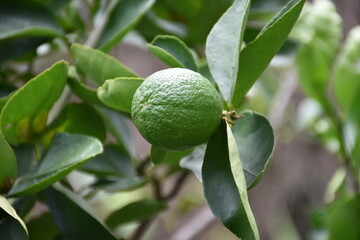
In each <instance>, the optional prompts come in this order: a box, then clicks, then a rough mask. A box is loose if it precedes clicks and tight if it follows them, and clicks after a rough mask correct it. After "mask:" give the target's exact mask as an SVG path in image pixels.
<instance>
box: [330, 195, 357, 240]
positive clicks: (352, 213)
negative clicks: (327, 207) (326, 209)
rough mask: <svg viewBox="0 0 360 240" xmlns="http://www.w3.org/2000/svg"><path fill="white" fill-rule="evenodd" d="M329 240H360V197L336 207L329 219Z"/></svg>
mask: <svg viewBox="0 0 360 240" xmlns="http://www.w3.org/2000/svg"><path fill="white" fill-rule="evenodd" d="M327 220H328V221H327V225H328V229H329V238H328V239H329V240H342V239H346V240H357V239H360V228H359V227H358V226H359V224H360V197H359V195H357V196H355V197H353V198H351V199H349V200H347V201H345V202H344V203H338V204H337V205H335V209H333V210H332V211H331V212H330V214H329V216H328V218H327Z"/></svg>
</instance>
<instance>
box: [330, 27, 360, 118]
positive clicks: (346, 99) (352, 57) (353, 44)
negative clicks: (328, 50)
mask: <svg viewBox="0 0 360 240" xmlns="http://www.w3.org/2000/svg"><path fill="white" fill-rule="evenodd" d="M359 63H360V27H356V28H353V29H352V30H351V31H350V32H349V34H348V38H347V40H346V43H345V45H344V48H343V50H342V53H341V55H340V56H339V58H338V60H337V64H336V65H335V69H334V92H335V96H336V98H337V101H338V103H339V105H340V107H341V108H342V110H343V111H344V112H345V115H347V116H348V114H350V112H349V111H350V110H351V107H352V106H353V105H354V104H356V105H357V103H358V102H356V100H357V98H358V95H359V93H360V80H359V79H360V69H359ZM357 107H358V106H357ZM358 119H359V120H360V117H359V118H358Z"/></svg>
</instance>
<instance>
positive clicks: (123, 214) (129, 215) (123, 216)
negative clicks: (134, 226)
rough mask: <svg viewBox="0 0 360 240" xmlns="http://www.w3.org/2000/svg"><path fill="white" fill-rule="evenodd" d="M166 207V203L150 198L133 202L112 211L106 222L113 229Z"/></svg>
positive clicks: (148, 216) (156, 212)
mask: <svg viewBox="0 0 360 240" xmlns="http://www.w3.org/2000/svg"><path fill="white" fill-rule="evenodd" d="M166 207H167V206H166V204H165V203H163V202H159V201H155V200H150V199H145V200H141V201H138V202H133V203H130V204H128V205H126V206H125V207H123V208H120V209H119V210H117V211H116V212H114V213H112V214H111V215H110V216H109V217H108V218H107V219H106V223H107V225H109V227H110V228H111V229H113V228H115V227H117V226H118V225H121V224H124V223H129V222H133V221H142V220H146V219H149V218H151V217H152V216H154V215H156V214H159V213H160V212H162V211H164V210H165V209H166Z"/></svg>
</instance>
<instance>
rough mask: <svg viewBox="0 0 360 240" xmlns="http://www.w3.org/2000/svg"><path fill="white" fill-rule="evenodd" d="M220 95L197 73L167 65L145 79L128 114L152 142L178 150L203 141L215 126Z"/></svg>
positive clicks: (219, 118)
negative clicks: (168, 67)
mask: <svg viewBox="0 0 360 240" xmlns="http://www.w3.org/2000/svg"><path fill="white" fill-rule="evenodd" d="M221 115H222V105H221V99H220V97H219V94H218V92H217V91H216V89H215V88H214V86H213V85H212V84H211V83H210V82H209V80H207V79H206V78H205V77H203V76H202V75H201V74H199V73H196V72H193V71H191V70H188V69H182V68H170V69H165V70H161V71H158V72H156V73H154V74H152V75H150V76H149V77H148V78H146V79H145V81H144V82H143V84H141V86H140V87H139V88H138V89H137V91H136V92H135V95H134V97H133V101H132V109H131V116H132V118H133V120H134V123H135V125H136V127H137V128H138V130H139V132H140V133H141V135H142V136H143V137H144V138H145V139H146V140H147V141H148V142H149V143H151V144H152V145H154V146H156V147H158V148H162V149H167V150H173V151H181V150H186V149H189V148H192V147H194V146H196V145H199V144H201V143H204V142H205V141H207V140H208V139H209V137H210V136H211V135H212V134H213V133H214V132H215V130H216V129H217V127H218V125H219V123H220V121H221Z"/></svg>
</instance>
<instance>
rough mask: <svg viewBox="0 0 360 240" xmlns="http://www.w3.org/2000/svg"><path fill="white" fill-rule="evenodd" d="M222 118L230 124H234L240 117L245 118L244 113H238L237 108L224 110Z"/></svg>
mask: <svg viewBox="0 0 360 240" xmlns="http://www.w3.org/2000/svg"><path fill="white" fill-rule="evenodd" d="M222 118H223V119H224V120H225V121H226V122H227V123H228V124H229V125H230V126H234V125H235V121H236V120H237V119H240V118H244V115H236V112H235V110H231V111H226V110H223V112H222Z"/></svg>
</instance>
